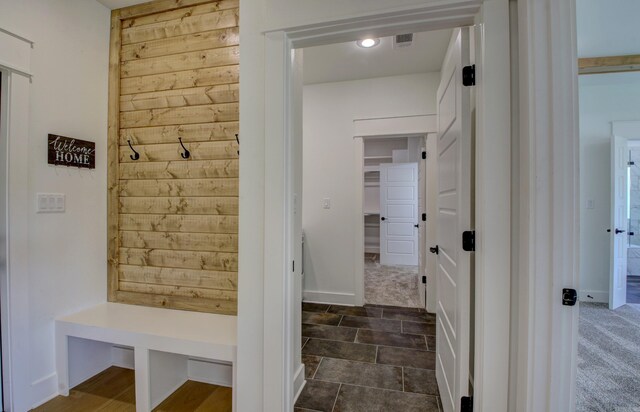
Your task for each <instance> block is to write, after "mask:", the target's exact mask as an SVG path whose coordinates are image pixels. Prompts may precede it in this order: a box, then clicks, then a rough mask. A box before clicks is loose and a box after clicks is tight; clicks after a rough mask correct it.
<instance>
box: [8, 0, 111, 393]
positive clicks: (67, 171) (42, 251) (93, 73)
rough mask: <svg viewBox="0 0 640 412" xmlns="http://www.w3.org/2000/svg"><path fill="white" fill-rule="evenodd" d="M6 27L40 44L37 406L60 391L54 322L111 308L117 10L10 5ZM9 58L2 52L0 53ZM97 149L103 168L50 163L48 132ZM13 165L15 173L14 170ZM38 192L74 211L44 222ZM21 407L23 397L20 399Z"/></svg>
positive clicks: (33, 221)
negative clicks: (109, 209) (112, 62)
mask: <svg viewBox="0 0 640 412" xmlns="http://www.w3.org/2000/svg"><path fill="white" fill-rule="evenodd" d="M0 8H1V9H2V12H1V13H0V27H2V28H4V29H7V30H10V31H14V32H17V33H19V34H21V35H23V36H25V37H28V38H29V39H31V40H33V41H34V42H35V47H34V48H33V50H32V53H31V72H32V73H33V75H34V77H33V82H32V84H31V87H30V89H31V93H30V109H29V138H28V142H21V143H26V144H27V145H28V153H29V157H28V159H11V160H10V161H13V162H28V182H29V183H28V201H27V203H28V204H27V205H25V206H26V208H27V211H28V232H27V235H28V240H27V242H28V263H29V272H28V308H29V311H28V314H27V313H24V314H20V315H19V316H22V317H23V318H22V321H23V322H25V323H28V326H29V327H28V328H26V329H25V330H27V331H28V336H21V337H20V338H21V339H20V340H21V341H22V342H23V344H24V345H25V347H28V353H29V361H30V363H29V365H18V366H19V367H20V368H28V370H29V375H30V377H29V379H30V382H31V388H16V390H17V391H18V392H17V393H18V394H19V398H20V399H21V400H23V401H26V404H27V405H29V406H31V405H33V404H37V403H39V402H41V401H42V400H44V399H45V398H46V397H49V396H52V395H54V394H56V393H57V377H56V375H55V363H54V340H53V338H54V324H53V319H54V318H55V317H57V316H59V315H61V314H64V313H69V312H73V311H76V310H78V309H81V308H83V307H87V306H90V305H94V304H96V303H99V302H103V301H105V300H106V249H107V246H106V133H107V78H108V55H109V53H108V51H109V16H110V13H109V11H108V10H107V9H106V8H105V7H104V6H102V5H101V4H99V3H97V2H96V1H87V0H2V1H0ZM0 53H1V51H0ZM48 133H55V134H61V135H64V136H70V137H74V138H78V139H83V140H91V141H95V142H96V153H97V154H96V169H95V170H94V171H87V170H83V171H79V170H77V169H71V168H65V167H51V166H49V165H47V134H48ZM10 167H11V166H10ZM37 192H54V193H64V194H66V209H67V210H66V213H64V214H36V213H35V204H36V203H35V196H36V193H37ZM16 400H18V399H16Z"/></svg>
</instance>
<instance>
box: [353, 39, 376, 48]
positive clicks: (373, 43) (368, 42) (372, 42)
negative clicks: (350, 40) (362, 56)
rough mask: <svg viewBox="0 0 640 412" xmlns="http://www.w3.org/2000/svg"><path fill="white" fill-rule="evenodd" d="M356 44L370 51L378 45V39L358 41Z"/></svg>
mask: <svg viewBox="0 0 640 412" xmlns="http://www.w3.org/2000/svg"><path fill="white" fill-rule="evenodd" d="M356 44H357V45H358V46H360V47H363V48H365V49H370V48H372V47H375V46H377V45H378V44H380V39H362V40H358V41H357V42H356Z"/></svg>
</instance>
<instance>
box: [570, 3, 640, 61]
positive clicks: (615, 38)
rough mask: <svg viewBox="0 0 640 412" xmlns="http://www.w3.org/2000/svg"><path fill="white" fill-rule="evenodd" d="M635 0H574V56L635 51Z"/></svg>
mask: <svg viewBox="0 0 640 412" xmlns="http://www.w3.org/2000/svg"><path fill="white" fill-rule="evenodd" d="M639 14H640V2H639V1H637V0H615V1H602V0H577V1H576V20H577V22H578V57H599V56H620V55H626V54H637V53H638V51H639V50H638V44H640V31H638V30H637V27H638V22H637V16H638V15H639Z"/></svg>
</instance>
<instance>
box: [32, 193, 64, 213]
mask: <svg viewBox="0 0 640 412" xmlns="http://www.w3.org/2000/svg"><path fill="white" fill-rule="evenodd" d="M36 197H37V206H36V211H37V212H38V213H64V211H65V195H64V193H38V194H37V195H36Z"/></svg>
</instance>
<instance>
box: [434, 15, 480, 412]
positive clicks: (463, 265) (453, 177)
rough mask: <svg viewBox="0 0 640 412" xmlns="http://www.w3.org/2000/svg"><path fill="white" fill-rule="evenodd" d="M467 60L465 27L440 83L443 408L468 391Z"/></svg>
mask: <svg viewBox="0 0 640 412" xmlns="http://www.w3.org/2000/svg"><path fill="white" fill-rule="evenodd" d="M468 64H469V30H468V29H466V28H463V29H456V30H455V31H454V33H453V37H452V39H451V43H450V44H449V49H448V51H447V54H446V57H445V61H444V63H443V66H442V71H441V80H440V86H439V87H438V95H437V99H438V100H437V102H438V215H437V219H438V223H437V226H438V229H437V231H438V235H437V239H438V248H439V253H438V265H437V274H436V276H437V284H438V290H437V312H436V314H437V317H436V322H437V324H436V335H437V343H436V378H437V380H438V388H439V390H440V396H441V399H442V406H443V408H444V411H445V412H452V411H459V410H460V402H461V398H462V397H463V396H467V395H468V394H469V359H470V357H469V355H470V306H471V305H470V302H471V281H470V273H471V269H470V264H471V259H470V252H466V251H464V250H462V232H463V231H466V230H471V227H470V226H471V223H472V222H471V202H472V198H471V188H472V181H471V164H472V161H471V160H472V153H471V149H472V142H471V109H470V88H469V87H465V86H463V85H462V68H463V67H464V66H467V65H468Z"/></svg>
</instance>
